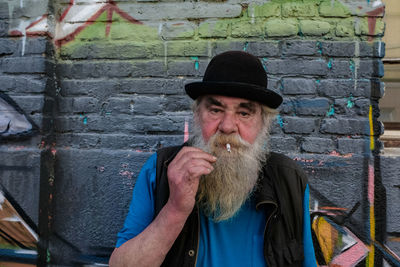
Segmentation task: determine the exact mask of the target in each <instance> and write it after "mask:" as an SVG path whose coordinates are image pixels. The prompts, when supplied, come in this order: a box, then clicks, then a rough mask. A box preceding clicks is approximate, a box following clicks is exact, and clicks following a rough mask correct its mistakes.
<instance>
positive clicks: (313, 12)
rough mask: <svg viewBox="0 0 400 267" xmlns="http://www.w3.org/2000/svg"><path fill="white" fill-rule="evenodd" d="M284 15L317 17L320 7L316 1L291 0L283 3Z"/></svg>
mask: <svg viewBox="0 0 400 267" xmlns="http://www.w3.org/2000/svg"><path fill="white" fill-rule="evenodd" d="M282 16H283V17H316V16H318V8H317V4H316V3H312V2H309V3H303V2H289V3H284V4H282Z"/></svg>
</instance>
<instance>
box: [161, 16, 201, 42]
mask: <svg viewBox="0 0 400 267" xmlns="http://www.w3.org/2000/svg"><path fill="white" fill-rule="evenodd" d="M194 29H195V25H194V24H193V23H188V22H184V21H174V22H164V23H163V24H162V28H161V37H162V38H163V39H164V40H174V39H185V38H190V37H193V36H194Z"/></svg>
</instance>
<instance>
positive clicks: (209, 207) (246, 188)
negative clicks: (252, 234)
mask: <svg viewBox="0 0 400 267" xmlns="http://www.w3.org/2000/svg"><path fill="white" fill-rule="evenodd" d="M268 129H269V125H267V126H264V127H263V129H262V130H261V131H260V133H259V135H258V136H257V138H256V140H255V142H254V144H250V143H248V142H246V141H244V140H243V139H242V138H241V137H240V135H239V134H231V135H226V134H222V133H219V132H217V133H216V134H215V135H213V136H212V137H211V138H210V139H209V141H208V142H207V143H205V141H204V139H203V136H202V133H201V129H199V128H198V127H194V131H193V137H192V139H191V144H192V145H193V146H195V147H198V148H200V149H202V150H204V151H206V152H208V153H211V154H213V155H215V156H216V157H217V161H216V162H215V163H214V164H213V167H214V170H213V171H212V172H211V173H210V174H208V175H204V176H203V177H201V178H200V183H199V189H198V192H197V199H196V201H197V203H198V204H199V207H200V208H201V209H202V211H203V213H204V214H205V215H206V216H208V217H209V218H211V219H213V220H214V221H217V222H218V221H223V220H227V219H229V218H232V217H233V216H234V215H235V214H236V213H237V211H238V210H239V209H240V207H241V206H242V205H243V204H244V202H245V201H246V200H247V199H248V198H249V197H250V195H251V194H252V192H253V191H254V189H255V188H256V185H257V181H258V177H259V173H260V171H261V169H262V167H263V165H264V163H265V161H266V158H267V155H268V143H269V142H268V141H269V131H268ZM228 143H229V144H230V147H231V149H230V150H231V152H228V151H227V147H226V144H228Z"/></svg>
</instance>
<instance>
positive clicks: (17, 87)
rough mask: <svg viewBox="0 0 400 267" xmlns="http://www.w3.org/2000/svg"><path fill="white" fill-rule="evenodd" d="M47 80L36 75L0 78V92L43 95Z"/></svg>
mask: <svg viewBox="0 0 400 267" xmlns="http://www.w3.org/2000/svg"><path fill="white" fill-rule="evenodd" d="M46 82H47V78H44V77H38V76H37V75H18V76H0V84H1V86H2V90H4V91H7V92H10V93H16V94H20V93H43V92H44V90H45V86H46Z"/></svg>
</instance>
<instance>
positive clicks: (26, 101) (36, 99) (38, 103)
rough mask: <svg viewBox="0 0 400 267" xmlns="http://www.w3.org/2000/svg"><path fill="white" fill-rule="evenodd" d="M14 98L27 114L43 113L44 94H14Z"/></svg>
mask: <svg viewBox="0 0 400 267" xmlns="http://www.w3.org/2000/svg"><path fill="white" fill-rule="evenodd" d="M12 99H13V100H14V101H15V102H16V103H17V104H18V106H20V107H21V108H22V110H23V111H24V112H25V113H27V114H31V115H32V114H34V113H41V112H42V110H43V107H44V97H43V96H30V95H24V96H12Z"/></svg>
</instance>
